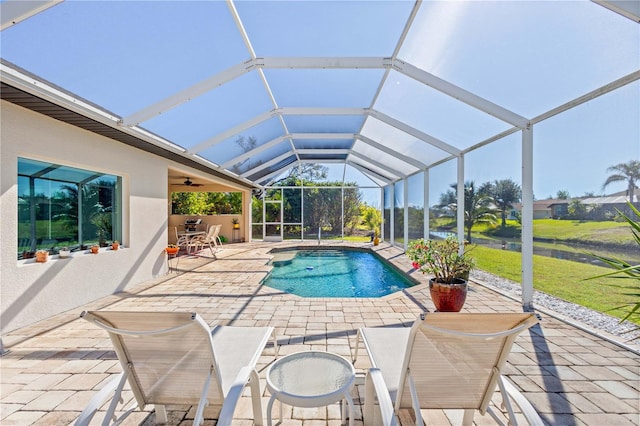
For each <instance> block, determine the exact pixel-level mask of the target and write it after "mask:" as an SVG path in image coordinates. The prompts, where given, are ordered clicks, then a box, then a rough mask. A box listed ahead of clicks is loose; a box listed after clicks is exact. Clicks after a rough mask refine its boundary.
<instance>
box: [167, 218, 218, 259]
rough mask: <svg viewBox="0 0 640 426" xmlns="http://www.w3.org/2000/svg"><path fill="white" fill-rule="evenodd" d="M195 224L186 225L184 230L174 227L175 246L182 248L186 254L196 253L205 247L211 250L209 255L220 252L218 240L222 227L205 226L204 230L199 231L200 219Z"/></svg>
mask: <svg viewBox="0 0 640 426" xmlns="http://www.w3.org/2000/svg"><path fill="white" fill-rule="evenodd" d="M197 220H198V222H197V223H186V222H185V225H184V230H178V227H174V232H175V238H176V245H177V246H178V247H180V248H182V247H184V248H185V250H186V251H187V254H192V253H196V252H198V251H200V250H202V249H204V248H206V247H208V248H209V250H211V254H212V255H215V252H217V251H218V250H222V238H220V230H221V229H222V225H207V227H206V229H204V230H203V229H201V228H199V226H200V225H201V223H200V219H197Z"/></svg>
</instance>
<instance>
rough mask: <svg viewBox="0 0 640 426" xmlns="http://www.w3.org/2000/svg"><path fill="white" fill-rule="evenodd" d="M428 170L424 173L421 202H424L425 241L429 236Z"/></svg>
mask: <svg viewBox="0 0 640 426" xmlns="http://www.w3.org/2000/svg"><path fill="white" fill-rule="evenodd" d="M429 170H430V169H426V170H425V171H424V193H423V202H424V238H425V240H427V239H429V234H430V233H431V230H430V229H429Z"/></svg>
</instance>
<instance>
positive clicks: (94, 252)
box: [91, 246, 100, 254]
mask: <svg viewBox="0 0 640 426" xmlns="http://www.w3.org/2000/svg"><path fill="white" fill-rule="evenodd" d="M98 251H100V247H98V246H91V253H93V254H98Z"/></svg>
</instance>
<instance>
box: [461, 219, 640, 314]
mask: <svg viewBox="0 0 640 426" xmlns="http://www.w3.org/2000/svg"><path fill="white" fill-rule="evenodd" d="M628 231H629V230H628V228H627V232H628ZM469 254H470V255H471V256H472V257H474V258H475V259H476V262H477V266H478V268H479V269H482V270H485V271H487V272H491V273H493V274H496V275H499V276H501V277H504V278H507V279H510V280H513V281H516V282H520V281H521V272H520V271H521V266H522V265H521V258H520V256H521V255H520V253H517V252H511V251H506V250H498V249H492V248H488V247H482V246H474V247H473V250H472V251H471V252H470V253H469ZM608 271H611V270H610V269H608V268H603V267H600V266H595V265H588V264H582V263H577V262H571V261H567V260H561V259H553V258H550V257H545V256H538V255H534V256H533V287H534V288H535V289H536V290H539V291H542V292H544V293H547V294H550V295H552V296H555V297H558V298H560V299H564V300H567V301H569V302H573V303H577V304H579V305H582V306H585V307H587V308H590V309H593V310H596V311H599V312H603V313H606V314H608V315H611V316H614V317H617V318H623V317H624V316H625V315H626V311H624V310H620V309H616V308H617V307H619V306H621V305H623V304H624V303H627V302H632V301H633V302H634V303H635V302H636V301H637V300H636V299H633V298H632V297H629V296H625V295H622V294H621V292H622V291H623V290H622V289H618V288H613V287H611V286H610V285H612V284H613V285H622V284H628V285H629V287H631V284H632V280H619V279H613V278H600V279H596V280H590V281H582V280H583V279H585V278H589V277H592V276H595V275H599V274H602V273H605V272H608ZM636 286H637V284H636ZM636 292H637V290H636ZM632 321H633V322H634V323H636V324H640V318H638V316H636V318H635V319H632Z"/></svg>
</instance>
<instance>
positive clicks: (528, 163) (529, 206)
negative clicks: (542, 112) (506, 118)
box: [522, 124, 533, 310]
mask: <svg viewBox="0 0 640 426" xmlns="http://www.w3.org/2000/svg"><path fill="white" fill-rule="evenodd" d="M522 307H523V308H524V309H525V310H531V309H533V126H532V125H531V124H529V125H528V126H527V127H526V128H525V129H523V130H522Z"/></svg>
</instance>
